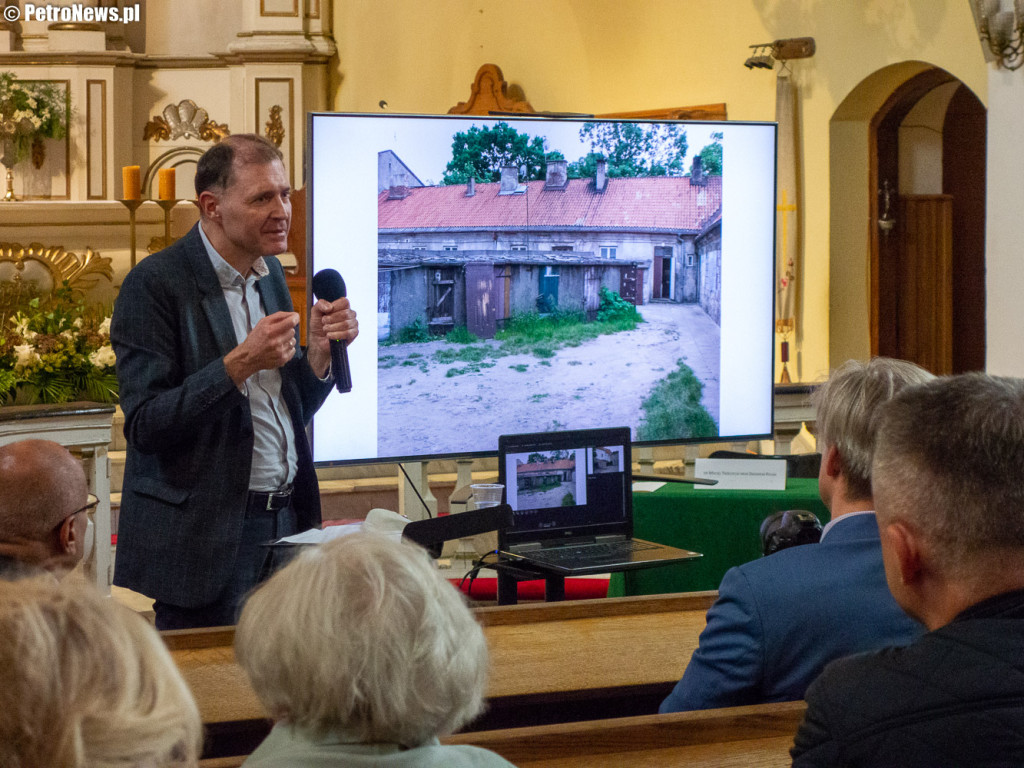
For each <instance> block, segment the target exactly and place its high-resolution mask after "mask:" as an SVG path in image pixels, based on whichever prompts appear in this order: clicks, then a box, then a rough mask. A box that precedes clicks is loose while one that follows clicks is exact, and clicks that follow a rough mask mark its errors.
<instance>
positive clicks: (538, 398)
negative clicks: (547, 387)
mask: <svg viewBox="0 0 1024 768" xmlns="http://www.w3.org/2000/svg"><path fill="white" fill-rule="evenodd" d="M548 397H551V395H550V394H548V393H547V392H544V393H540V392H538V393H537V394H535V395H530V402H531V403H539V402H540V401H541V400H544V399H545V398H548Z"/></svg>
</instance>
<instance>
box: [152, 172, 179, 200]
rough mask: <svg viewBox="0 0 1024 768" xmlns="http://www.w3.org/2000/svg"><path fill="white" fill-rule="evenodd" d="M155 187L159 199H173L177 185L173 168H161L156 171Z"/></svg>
mask: <svg viewBox="0 0 1024 768" xmlns="http://www.w3.org/2000/svg"><path fill="white" fill-rule="evenodd" d="M157 180H158V184H157V188H158V191H159V196H160V199H161V200H174V199H176V197H175V193H176V192H177V187H176V186H175V181H174V169H173V168H161V169H160V170H159V171H157Z"/></svg>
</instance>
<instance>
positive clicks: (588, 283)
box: [583, 267, 601, 322]
mask: <svg viewBox="0 0 1024 768" xmlns="http://www.w3.org/2000/svg"><path fill="white" fill-rule="evenodd" d="M600 308H601V278H600V277H598V274H597V268H596V267H587V271H586V272H585V273H584V275H583V311H584V312H585V313H586V315H587V322H592V321H594V320H596V319H597V310H598V309H600Z"/></svg>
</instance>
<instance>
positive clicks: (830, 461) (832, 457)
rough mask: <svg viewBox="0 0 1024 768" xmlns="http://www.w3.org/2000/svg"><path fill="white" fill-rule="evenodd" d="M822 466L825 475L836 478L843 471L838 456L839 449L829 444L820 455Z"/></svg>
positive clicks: (840, 459)
mask: <svg viewBox="0 0 1024 768" xmlns="http://www.w3.org/2000/svg"><path fill="white" fill-rule="evenodd" d="M821 464H822V468H823V469H824V472H825V475H826V476H828V477H832V478H836V477H839V475H841V474H842V472H843V460H842V458H840V456H839V449H838V448H836V447H835V446H834V445H830V446H829V447H828V448H826V449H825V455H824V456H822V457H821Z"/></svg>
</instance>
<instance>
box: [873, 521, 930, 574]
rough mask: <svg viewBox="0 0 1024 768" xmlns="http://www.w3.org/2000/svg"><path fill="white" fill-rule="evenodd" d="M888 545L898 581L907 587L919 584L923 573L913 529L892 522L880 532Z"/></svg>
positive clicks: (919, 548) (919, 544)
mask: <svg viewBox="0 0 1024 768" xmlns="http://www.w3.org/2000/svg"><path fill="white" fill-rule="evenodd" d="M881 534H882V536H884V537H885V538H886V543H887V544H888V545H889V552H891V553H892V555H893V556H894V559H895V562H894V563H893V565H895V573H896V574H898V575H899V577H900V581H902V583H903V584H906V585H908V586H913V585H915V584H917V583H919V582H920V580H921V576H922V573H923V568H922V562H921V543H920V541H919V539H918V536H917V534H916V533H915V532H914V531H913V529H911V528H909V527H907V526H906V525H905V524H904V523H901V522H892V523H889V524H888V525H886V526H885V527H884V528H883V529H882V531H881Z"/></svg>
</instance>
